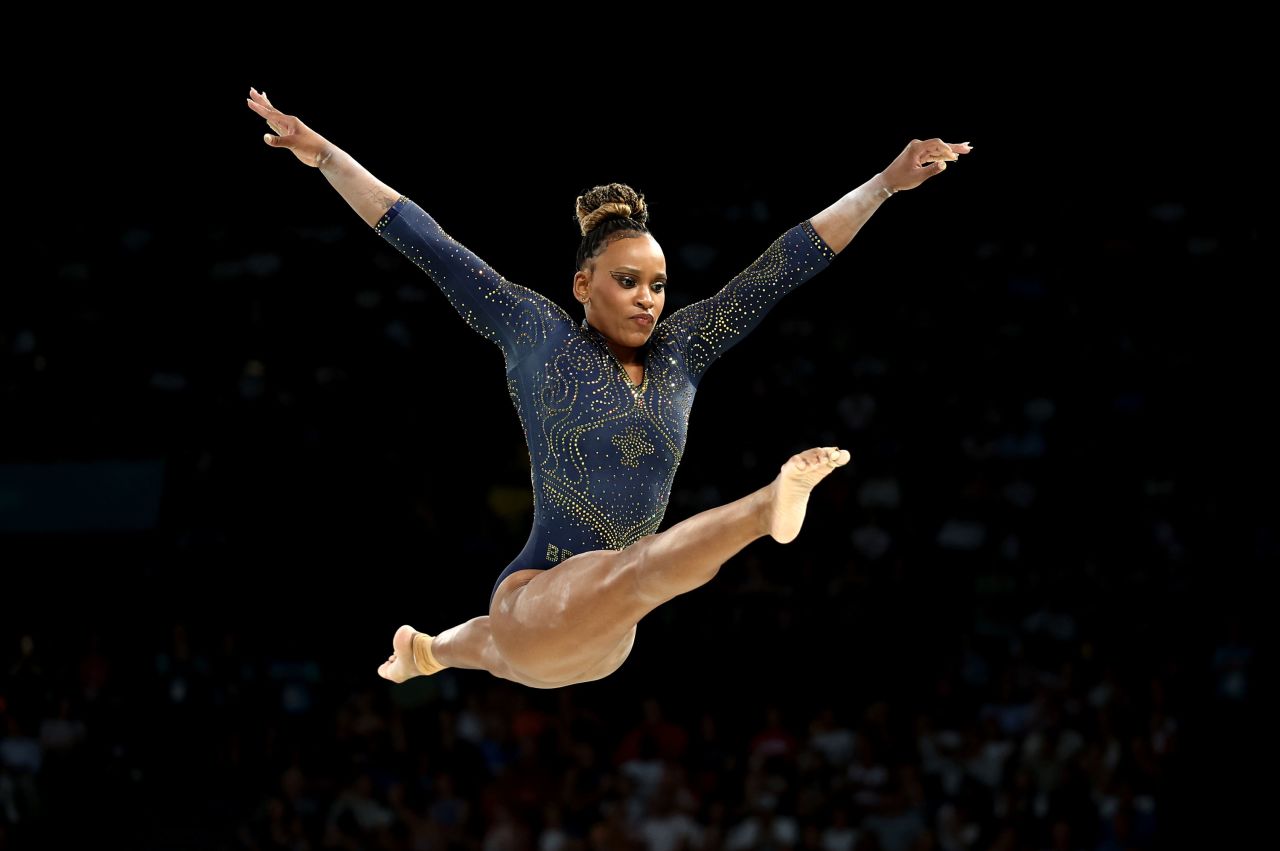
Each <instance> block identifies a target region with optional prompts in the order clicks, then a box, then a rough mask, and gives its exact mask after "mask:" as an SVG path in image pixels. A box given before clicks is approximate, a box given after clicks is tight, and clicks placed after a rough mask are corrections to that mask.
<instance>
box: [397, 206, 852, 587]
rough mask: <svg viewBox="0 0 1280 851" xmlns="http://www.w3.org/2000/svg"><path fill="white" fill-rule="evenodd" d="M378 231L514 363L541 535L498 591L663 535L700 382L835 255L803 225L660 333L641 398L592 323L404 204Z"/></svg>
mask: <svg viewBox="0 0 1280 851" xmlns="http://www.w3.org/2000/svg"><path fill="white" fill-rule="evenodd" d="M374 229H375V230H376V231H377V233H378V234H379V235H381V236H382V237H383V238H384V239H386V240H387V242H389V243H391V245H393V246H395V247H396V249H398V250H399V251H400V252H401V253H402V254H404V255H405V256H406V257H408V258H409V259H410V260H412V261H413V262H414V263H415V264H416V265H417V266H418V267H419V268H421V269H422V270H423V271H424V272H426V273H427V275H428V276H429V277H430V278H431V280H432V281H434V282H435V283H436V285H437V286H438V287H439V288H440V289H441V290H442V291H443V292H444V294H445V296H446V297H447V298H448V299H449V301H450V303H452V304H453V306H454V308H456V309H457V311H458V312H459V313H460V314H462V317H463V319H465V320H466V322H467V324H468V325H470V326H471V327H472V328H473V329H475V330H476V331H478V332H479V333H480V334H481V335H482V336H484V337H486V338H488V339H489V340H492V341H493V342H494V343H496V344H497V345H498V346H499V347H501V349H502V354H503V356H504V357H505V359H506V367H507V390H508V392H509V393H510V395H511V401H512V402H513V403H514V404H515V408H516V412H517V413H518V414H519V416H520V424H521V426H522V427H523V429H524V434H525V440H526V441H527V442H528V445H529V460H530V467H531V470H532V476H531V477H532V479H533V530H532V531H531V532H530V533H529V540H528V542H527V543H526V544H525V546H524V549H523V550H521V551H520V554H519V555H517V556H516V557H515V560H513V561H512V562H511V564H509V565H508V566H507V568H506V569H505V570H504V571H503V572H502V574H501V575H500V576H499V577H498V580H497V582H495V583H494V586H493V587H494V591H496V590H497V588H498V585H500V584H501V583H502V580H503V579H505V578H506V577H507V576H508V575H510V574H511V573H513V572H514V571H517V570H523V569H526V568H537V569H543V570H545V569H546V568H549V567H552V566H553V565H555V564H557V563H558V562H561V561H563V560H565V559H567V558H569V557H570V556H572V555H575V554H577V553H583V552H588V551H590V550H620V549H623V548H625V547H627V546H629V545H631V544H633V543H635V541H637V540H638V539H639V538H641V537H642V536H644V535H650V534H653V533H654V532H656V531H657V529H658V524H659V523H661V522H662V516H663V514H664V513H665V512H666V509H667V498H668V497H669V496H670V494H671V482H672V479H673V478H674V476H675V472H676V467H677V466H678V465H679V463H680V457H681V453H682V451H683V450H684V441H685V433H686V430H687V428H688V422H689V408H690V406H691V405H692V404H693V395H694V393H695V392H696V390H697V388H698V382H699V381H700V380H701V379H702V375H703V373H704V372H705V371H706V369H707V367H708V366H710V365H711V363H712V361H714V360H715V359H716V358H718V357H719V356H720V355H721V354H722V353H723V352H724V351H725V350H726V349H728V348H729V347H730V346H732V345H733V344H734V343H736V342H738V341H739V340H740V339H742V338H743V337H744V336H745V335H746V334H747V333H748V332H749V331H751V329H752V328H754V327H755V326H756V325H757V324H758V323H759V322H760V319H761V318H762V317H763V316H764V315H765V313H767V312H768V311H769V309H770V308H771V307H772V306H773V305H774V304H775V303H776V302H777V301H778V299H779V298H781V297H782V296H783V295H785V294H786V293H787V292H789V291H791V290H792V289H795V287H797V286H799V285H800V284H801V283H803V282H804V281H806V280H808V279H809V278H811V277H813V276H814V275H816V274H817V273H818V272H820V271H822V270H823V269H824V268H826V267H827V266H828V265H829V264H830V263H831V261H832V260H833V259H834V258H835V256H836V253H835V252H834V251H832V249H831V247H830V246H829V245H827V243H826V242H825V241H823V239H822V237H820V236H818V233H817V231H815V230H814V229H813V225H812V224H811V223H810V222H809V220H807V219H806V220H805V221H803V222H801V223H800V224H798V225H796V226H794V227H792V228H791V229H790V230H788V231H787V232H786V233H784V234H782V236H780V237H778V238H777V239H776V240H774V242H773V244H772V245H770V246H769V247H768V249H766V250H765V252H764V253H763V254H761V255H760V257H759V258H758V259H756V261H755V262H753V263H752V264H751V265H750V266H748V267H747V268H746V269H745V270H744V271H743V272H742V273H741V274H739V275H737V276H736V277H735V278H734V279H733V280H731V281H730V282H729V283H728V284H726V285H725V286H724V288H723V289H721V290H720V291H719V292H718V293H716V294H715V295H713V296H710V297H709V298H706V299H703V300H702V301H699V302H695V303H694V304H690V305H688V306H687V307H684V308H681V309H680V310H677V311H676V312H675V313H673V314H672V315H670V316H668V317H663V318H662V319H661V321H659V322H658V324H657V326H656V327H655V328H654V331H653V333H652V334H651V335H650V337H649V341H648V343H646V344H645V348H644V350H643V353H642V357H643V361H644V378H643V380H642V382H641V384H640V385H639V386H636V385H635V384H634V383H633V382H632V381H631V379H630V377H629V376H628V375H627V374H626V371H625V370H624V369H623V368H622V365H621V364H620V363H619V362H618V360H617V358H616V357H614V355H613V353H612V352H611V351H610V350H609V348H608V346H607V345H606V344H605V340H604V337H603V336H602V335H601V334H600V333H599V332H598V331H596V329H595V328H593V327H592V326H590V325H589V324H587V321H586V320H585V319H583V320H582V321H580V322H578V321H574V319H573V318H572V317H570V316H569V314H568V313H566V312H565V310H564V309H563V308H561V307H560V306H559V305H557V304H555V303H554V302H552V301H551V300H550V299H548V298H546V297H544V296H542V295H540V294H538V293H536V292H534V291H533V290H530V289H527V288H526V287H522V286H520V285H518V284H513V283H511V282H510V281H508V280H506V279H505V278H503V277H502V276H501V275H499V274H498V273H497V272H495V271H494V270H493V269H492V268H491V267H490V266H489V264H487V263H485V262H484V261H483V260H481V259H480V258H479V257H477V256H476V255H475V254H473V253H472V252H471V251H470V250H468V249H467V248H466V247H464V246H463V245H461V244H459V243H458V242H457V241H456V240H454V239H453V237H451V236H449V235H448V234H447V233H445V231H444V230H443V229H442V228H441V227H440V225H439V224H437V223H436V220H435V219H434V218H433V217H432V216H431V215H429V214H428V213H427V212H426V211H425V210H423V209H422V208H421V207H419V206H418V205H417V204H415V203H414V202H413V201H411V200H409V199H408V198H407V197H405V196H401V197H400V198H399V199H398V200H397V201H396V202H395V204H394V205H392V207H391V208H390V209H389V210H387V212H386V213H385V214H384V215H383V216H382V218H381V219H379V220H378V222H377V223H376V224H375V225H374Z"/></svg>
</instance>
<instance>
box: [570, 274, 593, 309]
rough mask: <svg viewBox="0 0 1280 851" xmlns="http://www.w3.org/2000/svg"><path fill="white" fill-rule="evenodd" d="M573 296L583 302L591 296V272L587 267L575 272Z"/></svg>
mask: <svg viewBox="0 0 1280 851" xmlns="http://www.w3.org/2000/svg"><path fill="white" fill-rule="evenodd" d="M573 297H574V298H575V299H577V300H578V301H580V302H582V303H583V304H586V303H587V299H589V298H590V297H591V274H590V273H589V272H587V271H586V270H585V269H579V270H578V271H576V272H574V273H573Z"/></svg>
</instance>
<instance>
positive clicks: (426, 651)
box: [413, 632, 445, 674]
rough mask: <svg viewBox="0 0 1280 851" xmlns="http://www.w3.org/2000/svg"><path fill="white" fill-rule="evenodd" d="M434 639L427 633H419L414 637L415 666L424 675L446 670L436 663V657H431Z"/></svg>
mask: <svg viewBox="0 0 1280 851" xmlns="http://www.w3.org/2000/svg"><path fill="white" fill-rule="evenodd" d="M432 639H433V636H430V635H427V634H426V633H425V632H417V633H414V635H413V664H414V665H416V666H417V668H418V670H419V671H421V672H422V673H424V674H434V673H436V672H437V671H443V670H444V668H445V666H444V665H441V664H440V663H439V662H437V661H436V657H434V656H432V655H431V641H432Z"/></svg>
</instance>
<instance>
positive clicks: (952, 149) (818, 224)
mask: <svg viewBox="0 0 1280 851" xmlns="http://www.w3.org/2000/svg"><path fill="white" fill-rule="evenodd" d="M971 150H972V147H971V146H970V145H969V143H968V142H960V143H958V144H952V145H948V144H947V143H946V142H944V141H942V140H941V139H927V140H924V141H921V140H920V139H912V140H911V141H910V142H909V143H908V144H907V147H905V148H903V150H902V153H900V154H898V156H897V158H895V159H894V161H893V162H892V163H890V164H889V167H888V168H886V169H885V170H884V171H882V172H880V173H879V174H877V175H876V176H875V177H873V178H871V179H870V180H868V181H867V182H866V183H864V184H862V185H861V186H859V187H858V188H857V189H854V190H853V191H852V192H850V193H848V194H847V195H845V196H844V197H843V198H841V199H840V200H839V201H837V202H835V203H834V204H832V205H831V206H830V207H827V208H826V209H825V210H823V211H822V212H821V213H818V214H817V215H816V216H814V217H813V218H812V219H810V220H809V221H810V222H811V223H812V224H813V229H814V230H815V231H817V232H818V236H820V237H822V240H823V242H825V243H826V244H827V245H829V246H831V250H832V251H835V252H837V253H839V252H841V251H843V250H844V248H845V246H847V245H848V244H849V243H850V242H852V241H853V237H854V235H856V234H857V233H858V231H859V230H860V229H861V228H862V226H863V225H864V224H866V221H867V219H869V218H871V214H872V213H874V212H875V211H876V209H877V208H879V206H880V204H881V203H883V202H884V200H885V199H886V198H889V197H890V196H892V195H893V194H894V193H895V192H899V191H901V190H904V189H914V188H916V187H917V186H919V185H920V184H921V183H924V182H925V181H926V180H928V179H929V178H931V177H933V176H934V175H935V174H941V173H942V172H943V171H945V170H946V168H947V163H948V162H950V161H953V160H956V159H959V155H960V154H967V153H969V152H970V151H971Z"/></svg>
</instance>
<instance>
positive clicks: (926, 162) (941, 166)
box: [881, 139, 973, 192]
mask: <svg viewBox="0 0 1280 851" xmlns="http://www.w3.org/2000/svg"><path fill="white" fill-rule="evenodd" d="M972 150H973V148H972V146H970V144H969V143H968V142H951V143H947V142H944V141H942V140H941V139H924V140H921V139H912V140H911V141H910V142H908V143H907V146H906V147H905V148H903V149H902V153H900V154H898V156H897V158H896V159H894V161H893V162H892V163H890V164H889V167H888V168H886V169H885V170H884V171H883V172H881V174H883V175H884V180H885V183H887V184H888V187H889V188H890V189H892V190H893V191H894V192H900V191H901V190H903V189H915V188H916V187H917V186H919V185H920V184H921V183H924V182H925V181H926V180H928V179H929V178H931V177H933V176H934V175H937V174H942V172H943V171H945V170H946V168H947V163H949V162H955V161H956V160H958V159H960V157H961V156H962V155H964V154H967V153H970V152H971V151H972Z"/></svg>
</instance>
